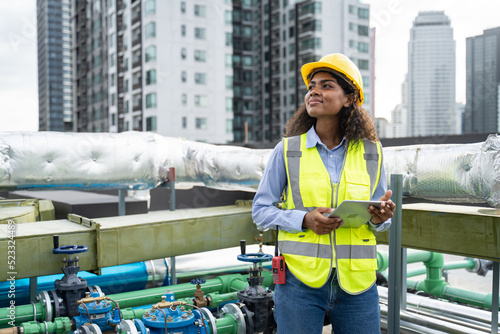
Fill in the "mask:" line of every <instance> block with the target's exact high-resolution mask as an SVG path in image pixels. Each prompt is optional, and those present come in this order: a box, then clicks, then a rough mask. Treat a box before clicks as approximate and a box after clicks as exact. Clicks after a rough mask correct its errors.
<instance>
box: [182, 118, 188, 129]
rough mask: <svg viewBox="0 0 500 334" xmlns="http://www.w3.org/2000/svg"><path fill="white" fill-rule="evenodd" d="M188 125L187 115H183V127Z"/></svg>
mask: <svg viewBox="0 0 500 334" xmlns="http://www.w3.org/2000/svg"><path fill="white" fill-rule="evenodd" d="M187 125H188V120H187V117H182V128H183V129H186V128H187Z"/></svg>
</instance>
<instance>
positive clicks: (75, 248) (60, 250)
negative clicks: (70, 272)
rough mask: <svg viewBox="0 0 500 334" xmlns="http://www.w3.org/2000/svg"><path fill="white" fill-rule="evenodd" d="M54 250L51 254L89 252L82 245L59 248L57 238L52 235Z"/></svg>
mask: <svg viewBox="0 0 500 334" xmlns="http://www.w3.org/2000/svg"><path fill="white" fill-rule="evenodd" d="M53 241H54V248H53V249H52V253H53V254H76V253H83V252H86V251H88V250H89V248H88V247H87V246H83V245H66V246H59V236H58V235H54V238H53Z"/></svg>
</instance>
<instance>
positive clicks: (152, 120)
mask: <svg viewBox="0 0 500 334" xmlns="http://www.w3.org/2000/svg"><path fill="white" fill-rule="evenodd" d="M146 131H156V116H151V117H147V118H146Z"/></svg>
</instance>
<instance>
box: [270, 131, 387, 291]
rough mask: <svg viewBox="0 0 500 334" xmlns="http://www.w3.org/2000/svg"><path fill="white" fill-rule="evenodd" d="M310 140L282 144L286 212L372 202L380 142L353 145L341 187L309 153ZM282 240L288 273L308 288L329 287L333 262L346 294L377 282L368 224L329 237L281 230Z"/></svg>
mask: <svg viewBox="0 0 500 334" xmlns="http://www.w3.org/2000/svg"><path fill="white" fill-rule="evenodd" d="M306 140H307V137H306V134H303V135H302V136H296V137H289V138H285V139H284V140H283V149H284V156H285V168H286V172H287V188H286V189H285V192H284V195H285V201H284V203H283V208H284V209H285V210H286V209H299V210H303V211H308V212H310V211H312V210H314V209H315V208H316V207H318V206H327V207H335V206H337V205H338V204H339V203H340V202H341V201H343V200H345V199H360V200H369V199H371V196H372V195H373V192H374V190H375V189H376V185H377V184H378V182H379V180H380V172H381V166H382V151H381V147H380V145H379V144H378V143H374V142H371V141H368V140H364V141H363V140H360V141H357V142H354V143H349V146H348V148H346V155H345V161H344V163H345V168H344V169H343V170H342V173H341V175H340V177H339V181H338V183H337V184H335V185H333V184H332V183H331V180H330V175H329V173H328V171H327V169H326V167H325V165H324V163H323V161H322V159H321V156H320V155H319V152H318V150H317V148H316V147H313V148H306ZM301 160H302V161H301ZM301 166H302V168H304V170H303V171H301ZM302 178H303V179H302ZM334 190H336V192H337V193H338V199H336V198H335V195H336V194H335V193H334ZM312 205H314V206H312ZM278 239H279V241H278V245H279V248H280V250H281V253H282V254H283V255H284V256H285V259H286V261H287V266H288V268H289V269H290V271H291V272H292V273H293V274H294V275H295V276H296V277H297V278H298V279H299V280H301V281H302V282H303V283H304V284H306V285H308V286H311V287H313V288H319V287H321V286H323V285H324V284H325V283H326V281H327V280H328V276H329V273H330V271H331V268H332V260H335V263H336V267H337V277H338V280H339V284H340V286H341V287H342V289H344V290H345V291H347V292H348V293H351V294H359V293H362V292H364V291H366V290H367V289H369V288H370V287H371V286H372V285H373V284H374V282H375V270H376V268H377V258H376V255H377V254H376V241H375V236H374V235H373V233H372V232H371V231H370V229H369V227H368V226H367V225H364V226H362V227H361V228H358V229H350V228H340V229H338V230H336V231H334V232H333V233H331V234H329V235H316V234H315V233H314V232H312V231H311V230H309V229H307V230H305V231H303V232H299V233H288V232H285V231H280V233H279V235H278Z"/></svg>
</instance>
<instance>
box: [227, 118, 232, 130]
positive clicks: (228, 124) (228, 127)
mask: <svg viewBox="0 0 500 334" xmlns="http://www.w3.org/2000/svg"><path fill="white" fill-rule="evenodd" d="M226 133H233V120H232V119H226Z"/></svg>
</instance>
